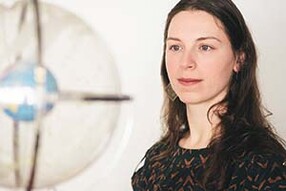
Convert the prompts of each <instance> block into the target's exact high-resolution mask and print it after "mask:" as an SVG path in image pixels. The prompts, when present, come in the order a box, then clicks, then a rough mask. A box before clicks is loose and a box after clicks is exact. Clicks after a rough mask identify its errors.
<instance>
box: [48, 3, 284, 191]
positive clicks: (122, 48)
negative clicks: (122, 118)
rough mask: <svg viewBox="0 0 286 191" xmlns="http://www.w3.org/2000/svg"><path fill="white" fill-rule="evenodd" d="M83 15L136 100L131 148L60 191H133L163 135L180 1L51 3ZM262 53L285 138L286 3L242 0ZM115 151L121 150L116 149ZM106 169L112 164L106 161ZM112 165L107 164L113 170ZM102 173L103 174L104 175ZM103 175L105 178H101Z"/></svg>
mask: <svg viewBox="0 0 286 191" xmlns="http://www.w3.org/2000/svg"><path fill="white" fill-rule="evenodd" d="M47 2H53V3H55V4H58V5H60V6H62V7H65V8H66V9H68V10H70V11H73V12H74V13H76V14H78V15H79V17H81V18H83V19H84V20H85V21H86V22H87V23H88V24H90V25H91V26H92V27H93V28H94V29H95V30H96V31H97V32H98V33H99V34H100V35H101V36H102V37H103V38H104V40H105V41H106V42H107V44H108V46H109V48H110V50H111V51H112V53H113V55H114V58H115V61H116V64H117V67H118V69H119V71H120V76H121V80H122V81H121V83H122V90H123V92H124V93H127V94H130V95H132V96H133V97H134V101H133V103H132V106H131V107H130V109H129V111H131V113H132V115H130V116H132V118H133V124H132V132H131V135H130V136H129V140H128V143H127V145H126V147H125V149H124V151H123V153H122V155H121V157H119V160H118V161H116V163H113V162H114V161H113V155H112V153H108V154H106V155H105V159H106V161H107V163H108V164H116V165H115V166H114V167H113V168H112V170H108V174H107V175H106V173H104V172H103V171H102V170H104V167H102V168H98V167H97V169H95V170H94V169H93V168H90V169H88V170H87V171H86V172H84V173H82V174H81V176H78V177H76V178H74V179H72V181H69V182H65V183H64V184H62V185H60V186H59V187H58V188H57V191H93V190H96V191H97V190H98V191H128V190H130V191H131V190H132V189H131V186H130V177H131V175H132V173H133V170H134V168H135V166H136V165H137V163H138V162H139V161H140V159H141V158H142V157H143V155H144V153H145V151H146V149H147V148H148V147H150V146H151V145H152V143H154V142H155V141H156V140H157V139H158V137H159V136H160V119H159V113H160V109H161V103H162V91H161V82H160V60H161V54H162V44H163V43H162V39H163V28H164V22H165V18H166V15H167V13H168V11H169V9H170V8H171V7H172V6H173V5H174V4H175V3H176V2H177V1H176V0H169V1H166V0H156V1H154V0H145V1H138V0H120V1H118V0H109V1H102V0H68V1H67V0H47ZM235 2H237V5H238V7H239V8H241V11H242V12H243V14H244V16H245V19H246V21H247V23H248V24H249V26H250V28H251V31H252V32H253V33H254V34H253V35H254V39H255V41H256V42H257V45H258V50H259V75H260V78H261V89H262V92H263V96H264V100H265V103H266V106H267V107H268V108H269V109H270V110H271V111H272V112H273V113H274V117H271V119H273V122H274V124H275V125H276V127H277V129H278V131H279V133H280V135H281V136H282V137H284V138H286V129H285V127H286V121H285V118H286V105H285V103H286V86H285V85H284V83H285V71H286V61H285V55H286V38H285V34H286V12H285V11H284V7H285V6H286V1H285V0H275V1H273V0H251V1H250V0H247V1H246V0H236V1H235ZM113 146H114V147H115V146H116V145H113ZM101 163H102V164H106V163H104V162H103V161H101ZM108 164H106V165H107V166H108ZM98 169H100V170H101V171H100V170H98ZM101 174H102V177H101Z"/></svg>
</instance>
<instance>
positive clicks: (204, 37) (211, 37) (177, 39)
mask: <svg viewBox="0 0 286 191" xmlns="http://www.w3.org/2000/svg"><path fill="white" fill-rule="evenodd" d="M168 40H174V41H181V39H179V38H176V37H168V38H167V39H166V41H168ZM203 40H216V41H218V42H221V40H220V39H219V38H217V37H215V36H203V37H199V38H198V39H196V41H203Z"/></svg>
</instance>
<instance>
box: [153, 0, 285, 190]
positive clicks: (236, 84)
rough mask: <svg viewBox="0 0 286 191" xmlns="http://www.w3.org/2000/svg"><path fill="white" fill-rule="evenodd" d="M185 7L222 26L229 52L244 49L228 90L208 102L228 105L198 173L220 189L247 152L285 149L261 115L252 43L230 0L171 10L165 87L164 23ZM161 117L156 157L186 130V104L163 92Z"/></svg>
mask: <svg viewBox="0 0 286 191" xmlns="http://www.w3.org/2000/svg"><path fill="white" fill-rule="evenodd" d="M188 10H200V11H205V12H207V13H209V14H211V15H213V16H214V17H215V18H216V19H218V20H219V21H220V22H221V23H222V25H223V26H224V31H225V33H226V34H227V36H228V38H229V40H230V42H231V45H232V50H233V52H234V53H235V54H240V53H243V54H244V59H243V60H242V63H241V66H240V70H239V72H237V73H235V74H233V75H232V78H231V81H230V85H229V90H228V92H227V95H226V96H225V98H224V99H223V100H222V101H220V102H219V103H217V104H215V105H214V106H212V107H211V108H213V107H215V106H218V105H221V104H223V105H226V106H227V110H226V112H224V113H222V114H218V115H219V117H220V119H221V122H220V124H219V128H220V130H219V131H220V133H219V136H215V137H213V138H212V141H211V143H210V144H209V148H210V153H211V154H210V157H209V158H208V160H207V167H206V170H205V172H204V174H203V176H202V177H201V184H202V186H203V187H205V188H206V189H212V188H213V187H215V190H223V189H224V186H225V185H226V184H227V180H226V179H227V176H228V175H227V174H226V171H227V169H228V168H229V167H230V165H231V164H232V163H233V162H235V161H237V160H240V159H242V157H243V156H245V155H246V154H249V153H254V154H255V153H259V154H265V155H267V154H270V155H271V154H277V153H279V154H280V155H281V156H282V157H284V158H286V152H285V149H284V143H283V140H282V139H281V138H279V137H278V136H277V135H276V134H275V133H274V131H273V128H272V126H271V124H270V123H269V122H268V121H267V119H266V114H267V110H266V109H265V108H264V107H263V106H262V104H261V97H260V92H259V89H258V84H257V79H256V68H257V54H256V49H255V45H254V42H253V39H252V36H251V34H250V32H249V29H248V27H247V25H246V23H245V21H244V18H243V16H242V14H241V13H240V11H239V10H238V8H237V7H236V6H235V4H234V3H233V2H232V1H231V0H181V1H180V2H179V3H178V4H177V5H175V7H174V8H173V9H172V10H171V11H170V13H169V14H168V18H167V21H166V27H165V33H164V53H163V59H162V65H161V77H162V81H163V87H164V89H165V88H166V87H167V85H168V84H169V83H170V82H169V78H168V74H167V71H166V63H165V50H166V38H167V36H168V29H169V25H170V22H171V20H172V18H173V17H174V16H175V15H176V14H177V13H179V12H181V11H188ZM211 108H210V109H211ZM209 111H210V110H209ZM162 122H163V126H164V128H165V132H164V134H163V136H162V139H161V142H164V143H165V144H166V145H167V148H168V149H167V151H166V152H163V153H162V154H161V155H160V156H156V159H158V158H161V157H166V156H167V155H168V154H170V152H171V150H172V149H173V147H174V146H175V145H176V144H178V141H179V140H180V138H181V137H182V135H183V134H184V133H186V130H187V131H188V129H189V128H188V121H187V114H186V105H185V104H184V103H183V102H181V101H180V99H178V98H177V99H176V100H174V101H172V100H170V99H169V97H168V96H167V95H166V93H165V98H164V104H163V108H162ZM183 126H184V127H186V128H185V130H182V127H183Z"/></svg>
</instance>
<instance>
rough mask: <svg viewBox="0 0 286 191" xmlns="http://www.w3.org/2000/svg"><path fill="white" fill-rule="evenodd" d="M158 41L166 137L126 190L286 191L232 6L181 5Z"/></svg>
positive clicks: (245, 36) (199, 1) (279, 144)
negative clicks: (159, 44) (130, 188)
mask: <svg viewBox="0 0 286 191" xmlns="http://www.w3.org/2000/svg"><path fill="white" fill-rule="evenodd" d="M164 42H165V44H164V54H163V61H162V66H161V75H162V80H163V85H164V88H165V90H166V96H165V102H164V107H163V123H164V127H165V128H166V131H165V133H164V134H163V136H162V138H161V140H160V141H159V142H157V143H156V144H155V145H153V146H152V147H151V148H150V149H149V150H148V151H147V153H146V155H145V157H144V159H145V162H144V165H143V166H142V167H141V168H140V169H138V170H137V171H136V172H135V173H134V175H133V177H132V185H133V189H134V190H135V191H141V190H144V191H147V190H148V191H157V190H164V191H165V190H176V191H179V190H181V191H188V190H194V191H202V190H211V191H214V190H229V191H230V190H233V191H246V190H276V191H277V190H286V167H285V162H284V161H285V159H286V151H285V149H284V144H283V141H282V140H281V139H280V138H279V137H278V136H277V135H276V134H275V133H274V132H273V130H272V126H271V125H270V123H269V122H268V121H267V119H266V118H265V116H266V114H265V111H264V109H263V107H262V105H261V100H260V93H259V90H258V86H257V80H256V67H257V63H256V62H257V56H256V50H255V45H254V42H253V40H252V37H251V34H250V33H249V30H248V28H247V26H246V24H245V21H244V19H243V16H242V15H241V13H240V11H239V10H238V9H237V7H236V6H235V5H234V3H233V2H232V1H231V0H181V1H180V2H179V3H178V4H177V5H176V6H175V7H174V8H173V9H172V10H171V12H170V13H169V15H168V18H167V23H166V28H165V36H164Z"/></svg>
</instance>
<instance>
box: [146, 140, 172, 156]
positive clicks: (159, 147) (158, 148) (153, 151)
mask: <svg viewBox="0 0 286 191" xmlns="http://www.w3.org/2000/svg"><path fill="white" fill-rule="evenodd" d="M167 148H168V145H167V144H166V143H165V142H162V141H158V142H156V143H155V144H153V145H152V146H151V147H150V148H149V149H148V150H147V152H146V154H145V157H146V158H152V157H154V156H158V155H160V154H161V153H162V152H164V151H166V150H167Z"/></svg>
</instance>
